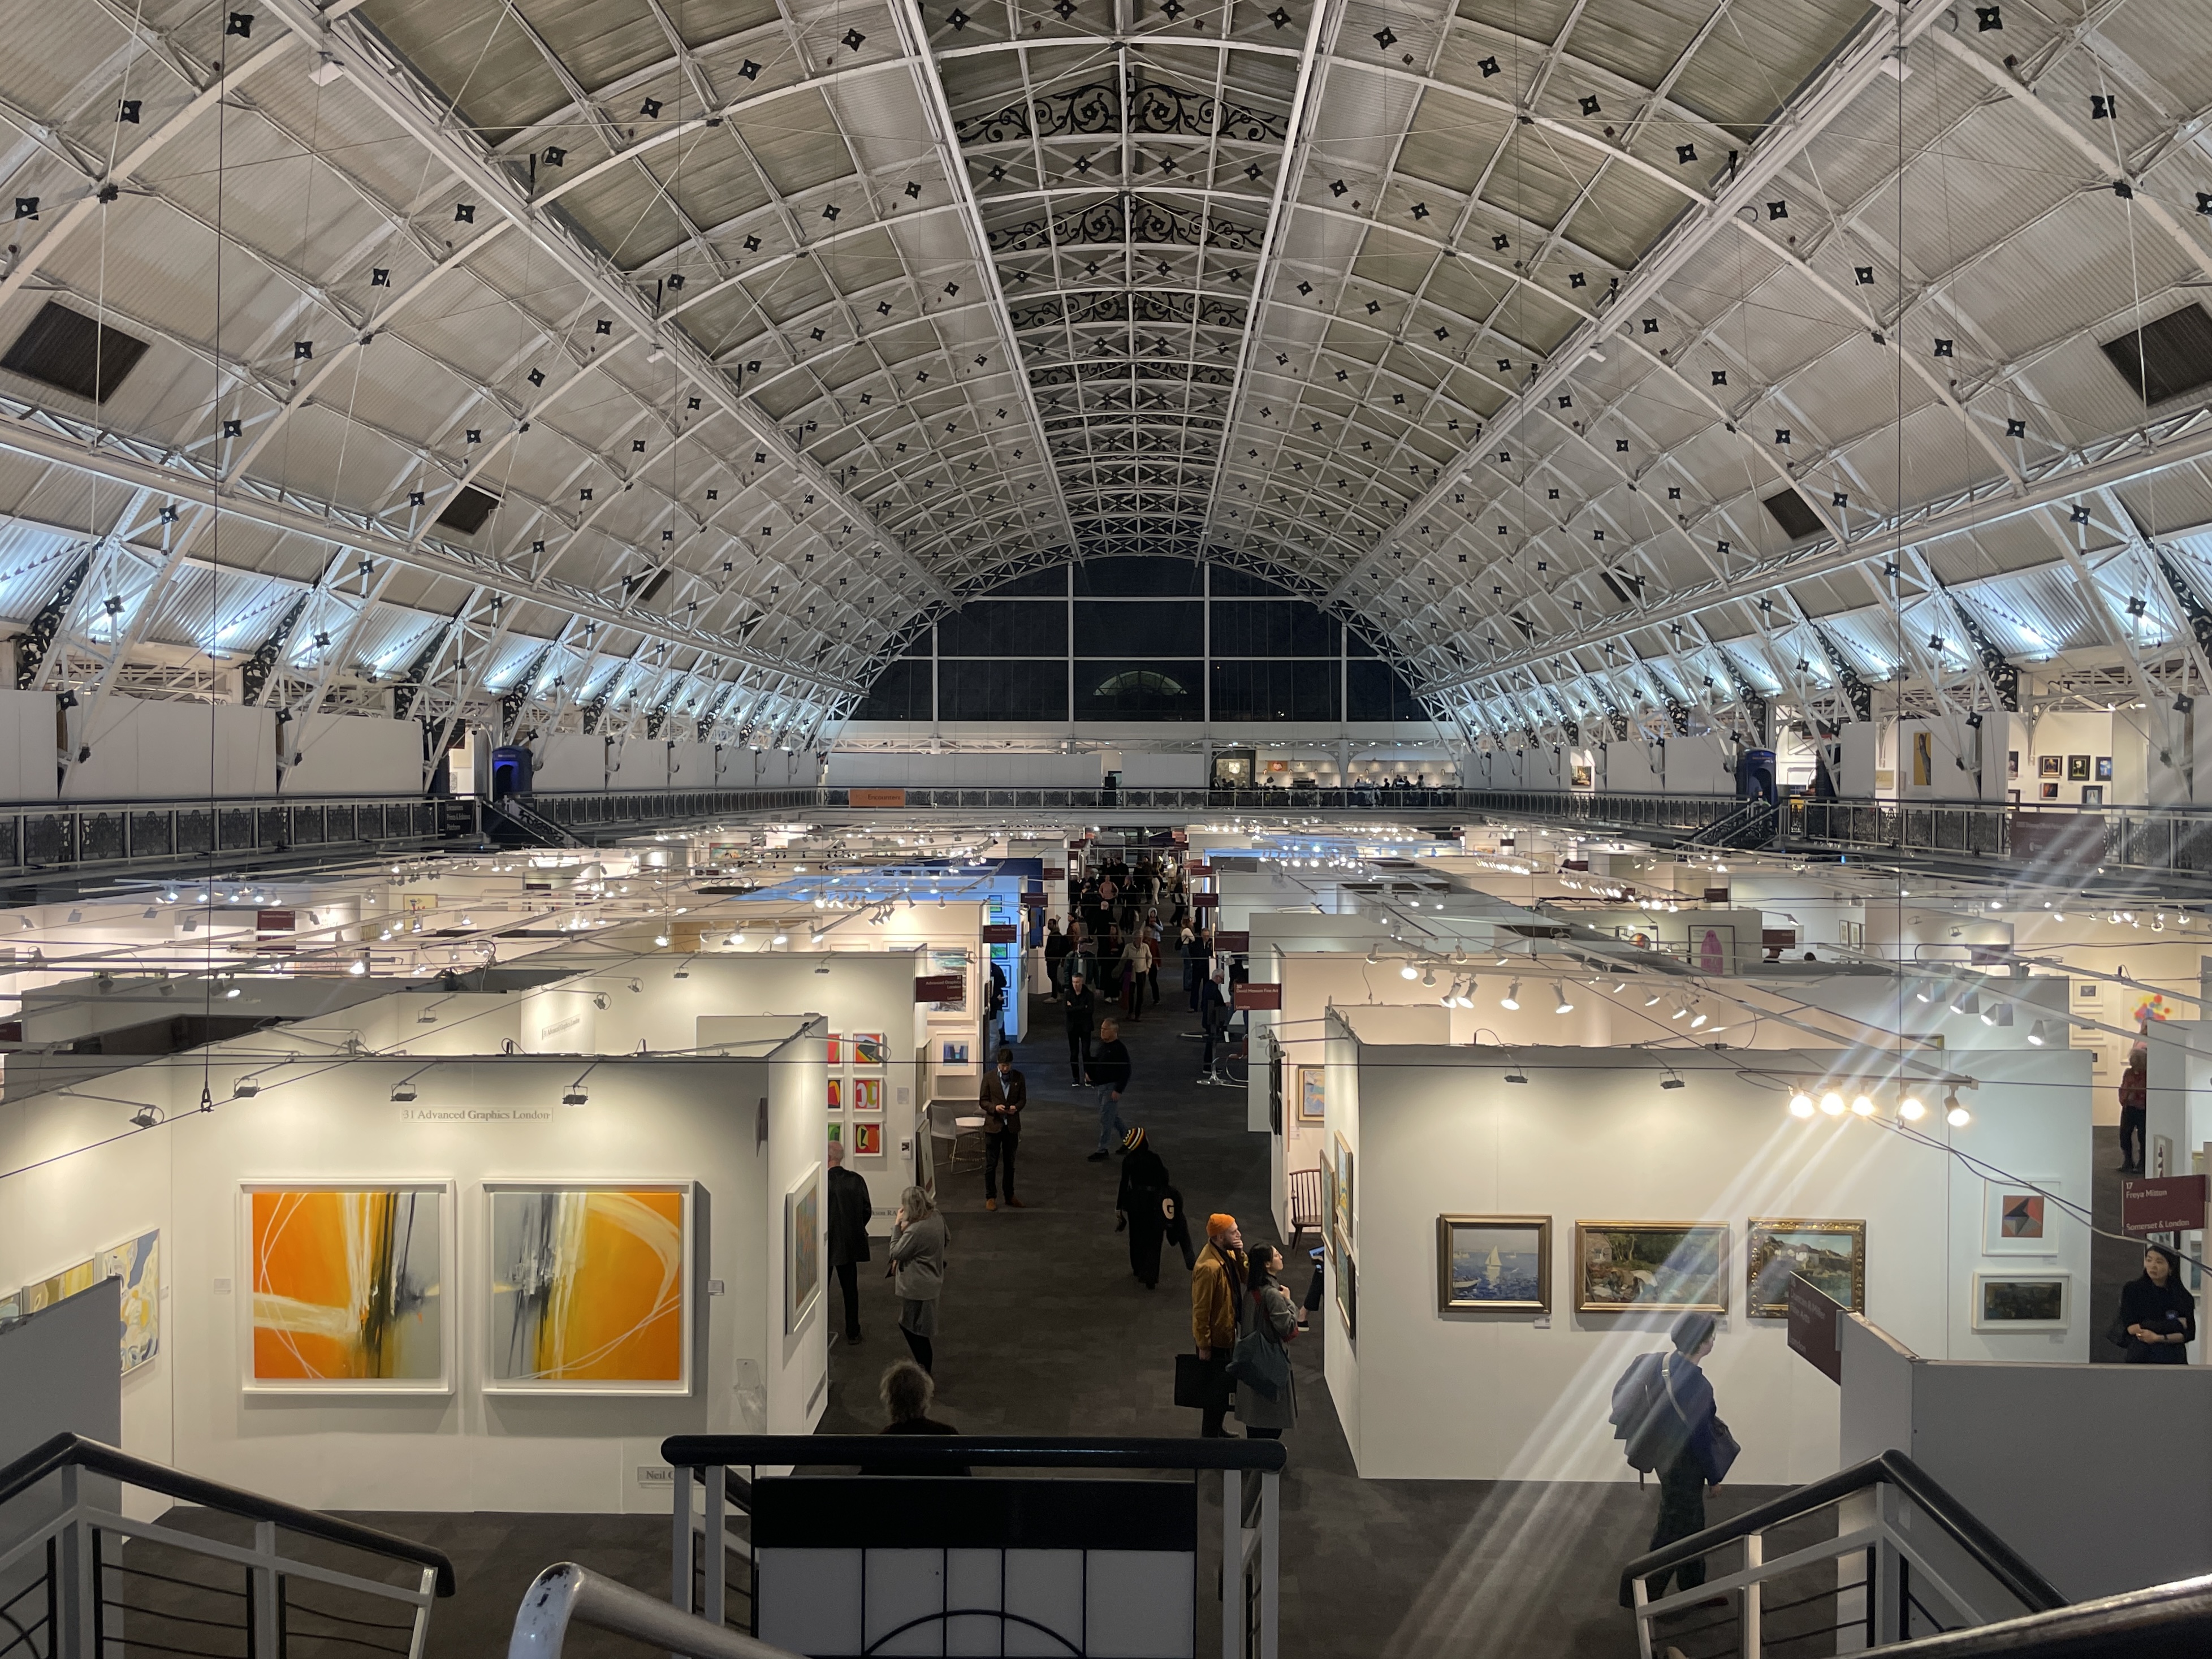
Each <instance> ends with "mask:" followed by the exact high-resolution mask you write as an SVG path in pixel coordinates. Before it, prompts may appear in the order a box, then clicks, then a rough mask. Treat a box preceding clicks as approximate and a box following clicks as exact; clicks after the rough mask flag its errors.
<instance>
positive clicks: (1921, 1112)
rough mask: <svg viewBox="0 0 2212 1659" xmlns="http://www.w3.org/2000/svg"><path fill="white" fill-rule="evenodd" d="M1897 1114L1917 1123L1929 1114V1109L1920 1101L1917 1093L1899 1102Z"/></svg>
mask: <svg viewBox="0 0 2212 1659" xmlns="http://www.w3.org/2000/svg"><path fill="white" fill-rule="evenodd" d="M1897 1115H1898V1116H1899V1117H1901V1118H1903V1119H1904V1120H1905V1121H1906V1122H1907V1123H1917V1122H1919V1121H1920V1120H1921V1119H1922V1118H1923V1117H1926V1116H1927V1115H1928V1109H1927V1108H1926V1107H1925V1106H1923V1105H1922V1104H1921V1103H1920V1097H1919V1096H1917V1095H1907V1096H1905V1097H1904V1098H1903V1099H1902V1100H1900V1101H1899V1102H1898V1103H1897Z"/></svg>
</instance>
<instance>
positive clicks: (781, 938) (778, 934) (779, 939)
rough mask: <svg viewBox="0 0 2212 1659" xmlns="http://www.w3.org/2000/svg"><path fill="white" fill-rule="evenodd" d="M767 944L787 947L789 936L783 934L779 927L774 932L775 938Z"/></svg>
mask: <svg viewBox="0 0 2212 1659" xmlns="http://www.w3.org/2000/svg"><path fill="white" fill-rule="evenodd" d="M790 943H791V935H790V934H788V933H785V932H784V931H783V929H782V928H781V927H779V928H777V929H776V930H775V938H774V939H770V940H769V944H770V945H788V944H790Z"/></svg>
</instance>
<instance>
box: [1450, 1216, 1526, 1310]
mask: <svg viewBox="0 0 2212 1659" xmlns="http://www.w3.org/2000/svg"><path fill="white" fill-rule="evenodd" d="M1551 1260H1552V1218H1551V1217H1549V1216H1547V1215H1440V1216H1438V1217H1437V1309H1438V1310H1439V1311H1441V1312H1446V1313H1450V1312H1462V1311H1467V1310H1474V1311H1477V1312H1483V1313H1546V1314H1547V1313H1549V1312H1551V1311H1552V1274H1551V1265H1550V1264H1551Z"/></svg>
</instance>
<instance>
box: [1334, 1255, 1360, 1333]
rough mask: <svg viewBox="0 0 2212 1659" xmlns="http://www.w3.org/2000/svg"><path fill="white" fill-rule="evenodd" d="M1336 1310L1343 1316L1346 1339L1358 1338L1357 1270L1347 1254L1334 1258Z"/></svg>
mask: <svg viewBox="0 0 2212 1659" xmlns="http://www.w3.org/2000/svg"><path fill="white" fill-rule="evenodd" d="M1334 1279H1335V1281H1336V1310H1337V1312H1338V1313H1339V1314H1340V1315H1342V1316H1343V1318H1344V1334H1345V1338H1346V1340H1348V1341H1352V1342H1357V1341H1358V1340H1359V1270H1358V1267H1354V1266H1353V1265H1352V1257H1351V1255H1349V1254H1344V1255H1339V1256H1338V1257H1337V1259H1336V1273H1335V1274H1334Z"/></svg>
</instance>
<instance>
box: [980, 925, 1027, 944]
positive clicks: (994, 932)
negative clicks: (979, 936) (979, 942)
mask: <svg viewBox="0 0 2212 1659" xmlns="http://www.w3.org/2000/svg"><path fill="white" fill-rule="evenodd" d="M1020 937H1021V929H1020V928H1018V927H1015V926H1014V924H1013V923H1012V922H1011V921H994V922H988V923H986V924H985V926H984V928H983V943H984V944H986V945H1012V943H1013V942H1014V941H1015V940H1016V939H1019V938H1020Z"/></svg>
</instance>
